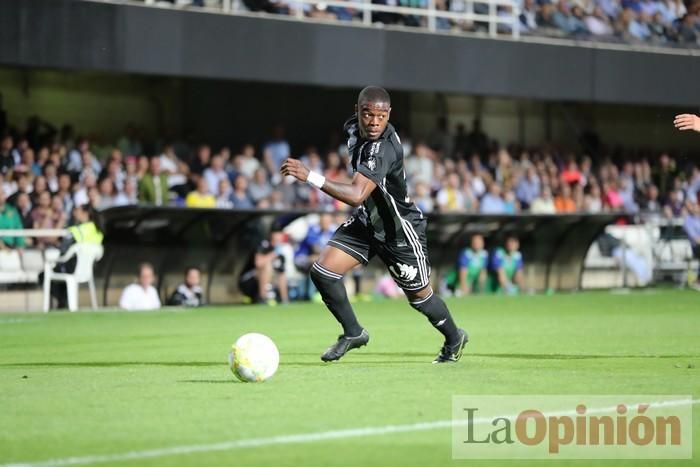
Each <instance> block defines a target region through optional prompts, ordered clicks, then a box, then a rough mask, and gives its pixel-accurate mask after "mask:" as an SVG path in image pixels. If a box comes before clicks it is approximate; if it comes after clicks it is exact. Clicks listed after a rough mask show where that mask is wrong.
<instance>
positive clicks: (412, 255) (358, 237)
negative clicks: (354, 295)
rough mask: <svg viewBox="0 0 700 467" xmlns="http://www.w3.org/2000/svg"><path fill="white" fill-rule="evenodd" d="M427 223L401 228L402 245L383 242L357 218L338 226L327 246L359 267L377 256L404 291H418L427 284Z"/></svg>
mask: <svg viewBox="0 0 700 467" xmlns="http://www.w3.org/2000/svg"><path fill="white" fill-rule="evenodd" d="M426 225H427V223H426V221H425V220H423V221H421V222H420V223H408V222H407V223H406V224H405V225H404V234H405V237H406V241H405V242H382V241H379V240H377V239H376V238H375V237H374V236H373V235H372V233H371V231H370V230H369V229H368V228H367V227H366V226H365V225H364V224H363V223H362V222H361V221H360V220H358V219H357V218H355V217H354V216H353V217H350V218H349V219H348V220H347V221H345V223H343V225H341V226H340V227H338V230H336V231H335V233H334V234H333V237H332V238H331V239H330V240H329V241H328V245H329V246H332V247H335V248H338V249H339V250H342V251H344V252H345V253H347V254H349V255H350V256H352V257H353V258H355V259H356V260H357V261H359V262H360V263H362V264H367V263H369V261H370V260H371V259H372V258H373V257H374V255H375V254H376V255H378V256H379V257H380V258H381V259H382V261H383V262H384V264H386V266H387V268H388V269H389V272H390V273H391V277H392V278H393V279H394V281H395V282H396V284H397V285H398V286H399V287H401V288H402V289H404V290H420V289H423V288H425V287H426V286H427V285H429V284H430V262H429V261H428V241H427V239H426V236H425V229H426Z"/></svg>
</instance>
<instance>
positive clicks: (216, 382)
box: [178, 378, 242, 384]
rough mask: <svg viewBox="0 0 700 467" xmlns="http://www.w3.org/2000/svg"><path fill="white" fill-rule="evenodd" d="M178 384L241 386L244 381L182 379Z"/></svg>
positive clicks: (233, 379)
mask: <svg viewBox="0 0 700 467" xmlns="http://www.w3.org/2000/svg"><path fill="white" fill-rule="evenodd" d="M178 383H190V384H241V383H242V381H239V380H237V379H236V378H225V379H181V380H178Z"/></svg>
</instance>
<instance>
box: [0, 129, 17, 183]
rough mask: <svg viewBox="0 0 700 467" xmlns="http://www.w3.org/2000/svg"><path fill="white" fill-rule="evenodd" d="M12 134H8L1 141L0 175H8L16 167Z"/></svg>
mask: <svg viewBox="0 0 700 467" xmlns="http://www.w3.org/2000/svg"><path fill="white" fill-rule="evenodd" d="M13 141H14V140H13V139H12V136H10V135H6V136H4V137H3V138H2V143H0V175H3V176H4V175H7V174H8V173H10V172H12V170H13V169H14V167H15V158H14V156H13V154H12V150H13V147H14V142H13Z"/></svg>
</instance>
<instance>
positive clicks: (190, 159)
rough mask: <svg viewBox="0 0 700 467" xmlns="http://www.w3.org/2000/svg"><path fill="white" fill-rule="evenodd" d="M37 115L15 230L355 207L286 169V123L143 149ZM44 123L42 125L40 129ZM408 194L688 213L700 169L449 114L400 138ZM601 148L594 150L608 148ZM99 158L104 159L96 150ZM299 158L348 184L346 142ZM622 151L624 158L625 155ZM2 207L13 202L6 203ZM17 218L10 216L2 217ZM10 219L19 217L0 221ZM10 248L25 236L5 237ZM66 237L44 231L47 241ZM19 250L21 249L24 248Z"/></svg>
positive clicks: (15, 187)
mask: <svg viewBox="0 0 700 467" xmlns="http://www.w3.org/2000/svg"><path fill="white" fill-rule="evenodd" d="M37 121H39V120H38V119H36V118H35V119H30V122H29V124H28V126H27V130H26V131H25V132H23V133H18V132H10V133H7V134H5V135H4V136H3V137H2V139H1V141H0V205H1V206H3V209H4V206H5V205H7V206H10V207H12V208H13V209H14V211H16V215H14V216H12V218H13V219H14V220H13V224H12V226H13V227H24V228H48V229H53V228H63V227H65V226H66V225H67V224H68V222H69V221H70V219H69V218H70V215H71V212H72V208H73V207H74V206H83V205H90V206H91V207H92V208H94V209H96V210H102V209H106V208H110V207H113V206H120V205H128V204H139V203H140V204H147V205H156V206H161V205H179V206H189V207H210V208H213V207H218V208H233V209H265V208H269V209H279V210H284V209H290V208H309V209H314V210H323V211H339V210H341V211H342V210H347V209H349V207H347V206H343V205H342V204H341V203H340V202H339V201H336V200H334V199H332V198H331V197H329V196H327V195H325V194H324V193H322V192H320V191H318V190H314V189H311V188H310V187H309V186H307V185H306V184H302V183H295V182H294V181H293V180H291V179H290V178H284V177H281V176H280V175H279V172H278V167H279V166H280V165H281V163H282V161H283V160H284V159H285V158H287V157H290V156H296V155H294V154H292V151H291V146H290V144H289V142H288V141H287V140H286V138H285V135H284V129H283V128H276V129H275V130H274V131H273V132H272V136H271V137H270V139H269V140H268V141H267V142H265V143H264V144H262V145H261V146H260V147H255V146H254V145H253V144H245V145H243V146H242V147H241V148H240V149H239V150H238V151H233V150H232V149H231V148H229V147H219V148H216V149H213V148H212V147H210V146H209V145H206V144H203V145H199V146H196V147H193V148H191V149H189V148H188V146H186V145H184V144H182V143H176V144H164V145H163V146H162V147H161V148H160V150H158V151H156V152H155V153H154V154H151V155H147V154H144V149H143V148H144V147H145V146H144V143H143V142H142V141H140V139H139V138H138V137H136V136H134V134H135V132H133V131H132V130H129V131H128V132H127V133H128V135H127V136H124V137H123V138H120V139H119V141H116V142H115V143H114V144H113V145H111V146H110V145H108V146H101V147H100V148H98V149H97V150H96V149H94V148H93V145H92V144H91V141H90V140H88V139H86V138H82V137H80V138H73V137H72V130H71V129H70V128H69V127H67V128H64V129H63V131H53V132H46V133H42V132H41V128H37V124H36V122H37ZM39 127H41V125H39ZM402 140H403V146H404V153H405V154H406V157H405V169H406V177H407V179H408V182H409V188H410V189H411V190H412V193H411V196H412V198H413V199H414V201H415V202H416V204H417V205H418V206H419V208H420V209H421V210H422V211H423V212H426V213H430V212H467V213H482V214H515V213H527V212H529V213H533V214H555V213H556V214H567V213H599V212H625V213H638V212H644V213H648V214H652V215H659V216H666V217H668V218H671V217H681V216H683V215H684V214H686V213H687V212H688V211H689V210H691V208H690V207H689V205H690V204H695V203H697V199H698V193H700V166H698V165H697V164H695V165H692V164H690V165H686V166H681V165H679V163H678V162H677V161H676V160H675V159H674V158H673V157H672V156H671V155H669V154H668V153H661V154H650V155H649V157H624V154H623V155H622V157H620V158H619V160H620V162H619V163H614V162H613V161H612V160H611V159H610V158H608V157H605V155H604V154H603V155H601V156H599V157H596V158H595V160H594V158H593V157H591V156H588V155H586V154H584V153H578V154H577V153H575V152H572V151H569V150H566V149H563V148H560V147H557V146H554V145H541V146H539V147H534V148H523V147H518V146H515V145H512V146H508V147H503V146H499V145H498V143H497V142H495V141H492V140H491V139H490V138H489V137H488V136H487V135H486V134H485V132H484V131H483V130H482V129H481V125H480V122H479V121H478V120H475V121H474V124H473V128H472V129H471V130H470V131H467V130H466V129H465V128H464V126H463V125H458V126H457V128H456V131H455V132H454V133H452V132H451V131H449V129H448V128H447V125H446V122H445V121H444V119H441V120H440V121H439V122H438V125H437V128H436V129H435V130H434V131H433V132H432V133H431V134H430V136H429V137H428V138H427V139H426V140H425V141H416V142H415V143H413V142H411V140H410V138H409V137H408V135H402ZM600 151H601V149H600V148H598V146H596V149H595V151H594V152H600ZM98 154H99V155H98ZM299 157H300V158H301V159H302V160H303V161H304V162H305V163H306V165H307V166H309V167H310V168H311V169H312V170H315V171H316V172H319V173H323V174H324V175H325V177H326V178H328V179H333V180H350V177H351V173H352V170H351V168H350V157H349V155H348V153H347V148H346V146H345V145H340V146H339V147H333V148H330V149H329V150H327V151H320V150H318V149H317V148H315V147H309V148H307V149H306V150H305V151H303V153H302V154H300V155H299ZM616 159H618V157H616ZM0 211H2V212H4V210H0ZM6 217H10V216H9V215H8V214H3V216H2V218H0V219H5V218H6ZM0 223H1V224H3V225H4V226H5V227H9V226H10V225H9V224H10V223H9V221H8V220H7V219H5V220H0ZM2 241H3V243H4V244H5V245H6V246H14V244H13V243H12V242H13V241H14V242H20V241H24V240H23V239H21V238H17V239H14V240H13V239H11V238H9V237H8V238H5V239H3V240H2ZM56 241H57V239H51V238H39V239H38V240H37V241H36V242H37V245H36V246H39V247H44V246H47V245H48V244H52V243H55V242H56ZM17 246H22V245H17Z"/></svg>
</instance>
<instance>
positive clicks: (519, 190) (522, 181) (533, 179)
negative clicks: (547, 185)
mask: <svg viewBox="0 0 700 467" xmlns="http://www.w3.org/2000/svg"><path fill="white" fill-rule="evenodd" d="M539 192H540V177H539V176H538V175H537V170H535V167H534V166H530V167H528V168H527V169H526V170H525V174H523V175H522V176H521V177H520V178H519V179H518V182H517V184H516V186H515V195H516V197H517V198H518V201H520V205H521V207H522V209H523V210H527V209H529V208H530V205H531V204H532V203H533V201H535V199H536V198H537V195H538V194H539Z"/></svg>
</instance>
